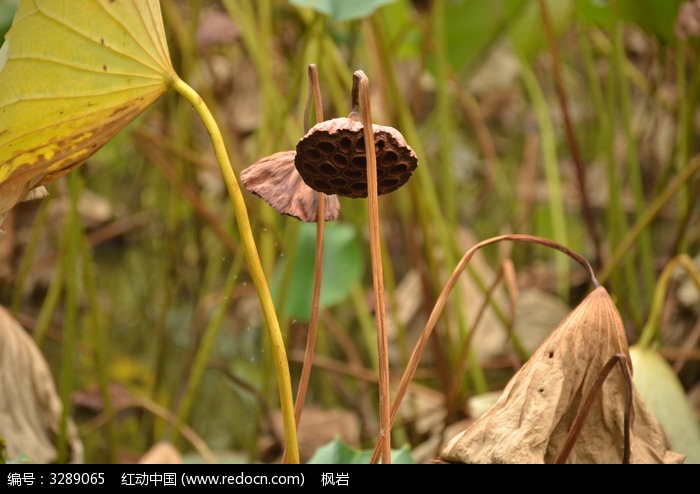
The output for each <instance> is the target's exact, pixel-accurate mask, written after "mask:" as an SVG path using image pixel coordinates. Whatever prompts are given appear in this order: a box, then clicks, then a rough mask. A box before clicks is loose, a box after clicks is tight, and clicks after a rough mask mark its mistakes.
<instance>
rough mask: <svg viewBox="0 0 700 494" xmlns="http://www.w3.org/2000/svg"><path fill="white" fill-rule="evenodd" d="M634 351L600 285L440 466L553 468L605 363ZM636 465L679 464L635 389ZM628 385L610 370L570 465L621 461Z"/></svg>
mask: <svg viewBox="0 0 700 494" xmlns="http://www.w3.org/2000/svg"><path fill="white" fill-rule="evenodd" d="M616 354H622V355H625V356H627V362H628V365H629V368H630V372H631V361H630V360H629V346H628V343H627V339H626V337H625V332H624V327H623V324H622V320H621V318H620V315H619V313H618V311H617V308H616V307H615V305H614V303H613V301H612V300H611V299H610V296H609V295H608V293H607V291H606V290H605V288H603V287H599V288H597V289H596V290H594V291H593V292H592V293H591V294H590V295H589V296H588V297H587V298H586V299H585V300H584V301H583V302H582V303H581V304H580V305H579V306H578V307H577V308H576V309H574V310H573V311H572V312H571V313H570V314H569V315H568V316H567V317H566V318H565V319H564V320H563V321H562V322H561V323H560V324H559V326H558V327H557V328H556V329H555V330H554V331H553V332H552V334H551V335H550V336H549V337H548V338H547V339H546V340H545V341H544V342H543V343H542V345H541V346H540V347H539V348H538V349H537V350H536V351H535V353H533V355H532V356H531V357H530V359H529V360H528V361H527V363H526V364H525V365H524V366H523V367H522V368H521V369H520V370H519V371H518V372H517V373H516V374H515V376H513V378H512V379H511V381H510V382H509V383H508V385H507V386H506V388H505V390H504V391H503V394H502V395H501V397H500V398H499V400H498V401H497V402H496V403H495V404H494V405H493V406H492V407H491V408H490V409H489V410H488V411H487V412H486V413H485V414H484V415H483V416H482V417H481V418H480V419H479V420H477V421H476V422H474V423H473V424H472V425H471V426H470V427H469V428H467V429H466V430H465V431H463V432H462V433H460V434H458V435H457V436H455V437H454V438H453V439H452V440H451V441H450V442H449V444H448V445H447V447H446V448H445V449H444V450H443V452H442V453H441V455H440V458H439V459H440V460H441V461H443V462H450V463H554V462H555V460H556V459H557V456H558V454H559V453H560V451H561V450H562V446H563V443H564V441H565V440H566V437H567V435H568V433H569V430H570V428H571V426H572V423H573V422H574V420H575V419H576V417H577V415H578V414H579V411H580V409H581V406H582V404H583V402H584V401H585V400H586V398H587V397H588V395H589V393H590V391H591V389H592V388H593V386H594V383H595V381H596V379H597V378H598V377H599V376H600V373H601V370H602V369H603V367H604V366H605V364H606V363H607V362H608V361H609V360H610V359H611V357H613V356H614V355H616ZM632 389H633V407H632V414H631V420H630V424H631V426H630V427H631V431H630V462H631V463H682V462H683V461H684V459H685V457H684V456H683V455H680V454H678V453H675V452H672V451H670V450H669V449H668V442H667V440H666V436H665V434H664V432H663V430H662V428H661V426H660V425H659V422H658V421H657V420H656V418H654V417H653V416H652V415H651V413H650V412H649V411H648V410H647V407H646V405H645V404H644V402H643V401H642V398H641V395H640V394H639V393H638V392H637V389H636V388H635V387H634V386H633V388H632ZM625 398H626V384H625V380H624V377H623V375H622V372H621V371H620V369H619V366H616V367H615V368H613V370H612V371H611V372H610V374H609V375H608V377H607V379H606V380H605V382H604V384H603V387H602V389H601V390H600V393H599V394H598V397H597V398H596V400H595V402H594V403H593V406H592V407H591V409H590V412H589V414H588V416H587V418H586V420H585V422H584V423H583V427H582V429H581V431H580V435H579V436H578V439H577V441H576V443H575V445H574V447H573V449H572V451H571V452H570V454H569V456H568V457H567V463H622V459H623V453H624V425H623V424H624V412H625Z"/></svg>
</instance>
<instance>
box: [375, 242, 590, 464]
mask: <svg viewBox="0 0 700 494" xmlns="http://www.w3.org/2000/svg"><path fill="white" fill-rule="evenodd" d="M504 240H509V241H519V242H526V243H534V244H540V245H544V246H546V247H551V248H553V249H556V250H559V251H561V252H563V253H564V254H566V255H568V256H569V257H571V258H572V259H574V260H575V261H576V262H578V263H579V264H580V265H581V266H583V268H584V269H585V270H586V272H587V273H588V275H589V276H590V278H591V281H592V282H593V285H594V286H596V287H598V286H600V285H599V283H598V280H597V279H596V277H595V274H594V273H593V268H591V265H590V264H589V263H588V261H587V260H586V258H584V257H583V256H581V255H580V254H577V253H576V252H574V251H572V250H571V249H569V248H568V247H565V246H564V245H561V244H559V243H557V242H554V241H553V240H549V239H546V238H541V237H536V236H534V235H522V234H511V235H501V236H498V237H492V238H488V239H486V240H483V241H481V242H479V243H478V244H476V245H475V246H474V247H472V248H471V249H469V250H468V251H467V252H466V253H465V254H464V256H463V257H462V259H461V260H460V261H459V263H458V264H457V267H455V269H454V271H452V274H451V275H450V277H449V279H448V280H447V283H445V285H444V286H443V288H442V292H440V296H439V297H438V299H437V302H435V307H433V311H432V312H431V313H430V317H429V319H428V322H427V323H426V325H425V327H424V328H423V332H422V333H421V335H420V338H419V339H418V341H417V342H416V346H415V347H414V349H413V353H412V354H411V359H410V360H409V362H408V365H407V366H406V370H405V371H404V373H403V376H401V382H400V383H399V386H398V388H397V389H396V396H395V397H394V401H393V403H392V404H391V423H393V422H394V420H395V419H396V413H397V412H398V409H399V405H401V401H402V400H403V397H404V396H405V395H406V390H407V389H408V384H409V383H410V382H411V379H413V376H414V375H415V373H416V369H418V363H419V362H420V359H421V356H422V355H423V350H425V347H426V345H427V344H428V339H429V338H430V335H431V334H432V332H433V329H435V325H436V324H437V322H438V319H439V318H440V315H441V314H442V310H443V309H444V308H445V304H447V297H448V296H449V295H450V293H451V292H452V289H453V288H454V287H455V285H456V284H457V281H458V280H459V276H460V275H461V274H462V272H464V270H465V269H466V268H467V265H468V264H469V261H470V260H471V258H472V257H474V254H476V252H477V251H478V250H479V249H481V248H482V247H485V246H487V245H491V244H495V243H497V242H501V241H504ZM379 446H380V445H379V443H377V444H376V445H375V447H374V453H373V454H372V459H371V460H370V462H371V463H376V461H377V459H378V457H379Z"/></svg>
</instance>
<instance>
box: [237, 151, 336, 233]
mask: <svg viewBox="0 0 700 494" xmlns="http://www.w3.org/2000/svg"><path fill="white" fill-rule="evenodd" d="M295 154H296V153H295V152H294V151H281V152H279V153H275V154H273V155H271V156H266V157H265V158H262V159H260V160H258V161H256V162H255V163H253V164H252V165H250V166H249V167H248V168H246V169H245V170H243V171H242V172H241V183H242V184H243V187H245V188H246V190H248V191H249V192H252V193H253V194H256V195H258V196H260V197H262V198H263V199H264V200H265V201H266V202H267V203H268V204H269V205H270V206H272V207H273V208H274V209H275V210H276V211H278V212H279V213H281V214H286V215H289V216H294V217H295V218H297V219H300V220H301V221H307V222H312V221H316V208H317V204H316V202H317V195H316V191H315V190H313V189H311V188H310V187H309V186H308V185H306V184H305V183H304V181H303V180H302V178H301V175H299V173H298V172H297V170H296V168H295V167H294V156H295ZM339 213H340V202H339V201H338V197H337V196H335V195H329V196H328V197H327V198H326V216H325V220H326V221H332V220H334V219H336V218H337V217H338V214H339Z"/></svg>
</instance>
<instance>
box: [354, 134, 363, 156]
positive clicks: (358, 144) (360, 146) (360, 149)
mask: <svg viewBox="0 0 700 494" xmlns="http://www.w3.org/2000/svg"><path fill="white" fill-rule="evenodd" d="M355 151H357V152H358V153H364V152H365V138H364V137H360V138H359V139H358V140H357V142H356V143H355Z"/></svg>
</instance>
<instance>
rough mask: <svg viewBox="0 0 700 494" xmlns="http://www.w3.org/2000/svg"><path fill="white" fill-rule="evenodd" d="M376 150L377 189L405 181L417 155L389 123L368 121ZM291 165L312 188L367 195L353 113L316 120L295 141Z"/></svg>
mask: <svg viewBox="0 0 700 494" xmlns="http://www.w3.org/2000/svg"><path fill="white" fill-rule="evenodd" d="M372 128H373V129H374V146H375V150H376V153H377V191H378V193H379V195H382V194H387V193H389V192H393V191H395V190H396V189H398V188H399V187H401V186H402V185H403V184H405V183H406V182H407V181H408V179H409V178H411V174H412V173H413V171H414V170H415V169H416V167H417V166H418V158H417V157H416V153H414V152H413V150H412V149H411V147H410V146H409V145H408V144H407V143H406V140H405V139H404V137H403V136H402V135H401V133H400V132H399V131H398V130H396V129H395V128H393V127H385V126H382V125H372ZM294 165H295V166H296V168H297V170H298V171H299V174H300V175H301V177H302V178H303V179H304V182H306V184H307V185H308V186H309V187H311V188H312V189H314V190H317V191H319V192H324V193H326V194H338V195H340V196H345V197H352V198H358V197H367V156H366V153H365V138H364V133H363V129H362V123H361V122H360V121H359V115H358V114H357V113H354V112H353V113H351V114H350V115H349V116H348V117H347V118H334V119H332V120H326V121H325V122H320V123H318V124H316V125H315V126H314V127H313V128H312V129H311V130H309V131H308V132H307V133H306V135H305V136H304V137H302V138H301V140H300V141H299V142H298V143H297V153H296V157H295V158H294Z"/></svg>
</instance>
